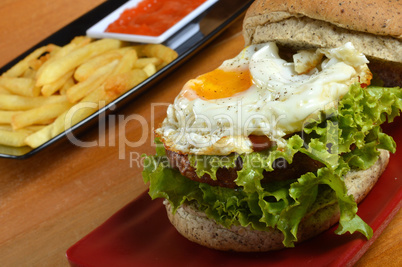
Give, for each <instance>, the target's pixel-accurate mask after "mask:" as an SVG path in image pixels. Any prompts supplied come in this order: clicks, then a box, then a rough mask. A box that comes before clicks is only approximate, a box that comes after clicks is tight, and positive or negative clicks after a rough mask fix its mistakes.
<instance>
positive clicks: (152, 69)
mask: <svg viewBox="0 0 402 267" xmlns="http://www.w3.org/2000/svg"><path fill="white" fill-rule="evenodd" d="M142 69H143V70H144V71H145V73H146V74H147V75H148V77H150V76H152V75H154V74H155V73H156V67H155V65H154V64H148V65H146V66H145V67H144V68H142Z"/></svg>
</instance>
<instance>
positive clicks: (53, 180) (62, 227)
mask: <svg viewBox="0 0 402 267" xmlns="http://www.w3.org/2000/svg"><path fill="white" fill-rule="evenodd" d="M101 2H103V1H102V0H86V1H78V0H69V1H67V0H54V1H48V0H36V1H30V0H2V1H1V2H0V65H1V66H2V65H4V64H6V63H7V62H8V61H10V60H11V59H13V58H14V57H16V56H18V55H19V54H20V53H22V52H24V51H25V50H26V49H28V48H30V47H31V46H32V45H34V44H36V43H37V42H39V41H40V40H42V39H43V38H45V37H46V36H48V35H50V34H51V33H53V32H55V31H56V30H58V29H59V28H61V27H62V26H64V25H66V24H68V23H69V22H70V21H72V20H73V19H75V18H77V17H79V16H80V15H82V14H84V13H85V12H87V11H88V10H90V9H92V8H93V7H95V6H97V5H98V4H100V3H101ZM222 42H225V48H226V49H225V50H224V51H220V50H218V49H216V45H217V44H222ZM242 46H243V39H242V37H241V21H240V20H239V21H238V22H237V23H235V24H234V25H233V26H232V27H230V28H229V29H228V30H227V31H226V32H224V34H223V35H221V36H220V37H219V38H218V39H216V40H215V41H214V42H213V43H211V44H210V45H209V46H207V47H206V48H204V49H203V50H202V51H200V52H199V54H198V55H196V56H195V57H193V58H192V59H191V60H189V61H188V62H187V63H185V64H184V65H183V66H182V67H180V68H179V69H178V70H177V71H175V72H174V74H172V75H171V76H170V77H169V78H168V79H165V80H164V81H163V82H160V83H159V84H158V85H156V86H154V87H153V88H152V89H151V90H150V91H149V92H147V93H145V94H143V95H141V96H140V97H139V98H138V99H137V100H135V101H133V102H132V103H130V104H129V105H127V106H125V107H124V108H123V109H121V110H119V111H118V112H117V113H114V115H112V116H115V118H116V121H117V118H118V116H124V117H122V118H129V116H130V115H132V114H137V115H139V116H142V117H143V118H145V119H146V121H147V122H151V121H152V120H153V121H154V122H155V123H156V125H157V124H158V123H160V122H161V121H162V119H163V117H164V116H165V109H166V106H161V107H159V108H156V109H154V110H153V111H152V110H151V107H150V105H149V103H171V102H172V101H173V99H174V97H175V96H176V94H177V93H178V92H179V90H180V89H181V86H182V85H183V84H184V82H185V81H186V80H188V79H189V78H192V77H194V76H195V75H198V74H201V73H203V72H205V71H208V70H210V69H212V68H214V67H216V66H218V65H219V64H220V62H221V61H222V60H224V59H226V58H230V57H233V56H234V55H236V54H237V53H238V51H240V49H241V47H242ZM145 100H146V101H145ZM151 126H152V125H151V124H150V123H149V124H147V125H143V126H142V125H141V124H139V122H138V121H135V120H128V119H127V120H126V121H121V123H120V126H116V127H115V128H114V129H113V128H108V130H106V131H102V130H99V127H97V126H94V127H92V128H91V129H89V130H88V131H86V132H85V133H84V134H82V135H80V136H79V137H78V138H79V139H80V140H82V141H84V142H89V141H95V142H97V144H98V145H96V146H91V147H88V148H81V147H77V146H75V145H73V144H71V143H70V142H68V141H65V142H62V143H60V144H58V145H55V146H52V147H50V148H49V149H46V150H45V151H43V152H41V153H39V154H37V155H35V156H34V157H32V158H29V159H27V160H21V161H19V160H8V159H0V227H1V228H0V229H1V231H0V266H63V265H64V266H66V265H67V264H68V263H67V261H66V258H65V251H66V250H67V248H69V247H70V246H71V245H72V244H74V243H75V242H76V241H78V240H79V239H80V238H81V237H83V236H84V235H86V234H87V233H88V232H90V231H91V230H93V229H94V228H96V227H97V226H98V225H100V224H101V223H102V222H104V221H105V220H106V219H107V218H109V217H110V216H111V215H112V214H114V213H115V212H116V211H118V210H119V209H120V208H122V207H123V206H124V205H126V204H127V203H129V202H130V201H131V200H133V199H134V198H135V197H136V196H137V195H139V194H140V193H141V192H143V191H144V190H146V186H145V185H144V184H143V182H142V178H141V174H140V172H141V168H139V167H137V164H136V162H135V161H133V160H130V157H129V156H130V152H133V151H134V152H135V153H137V154H135V155H139V154H141V153H152V152H153V147H152V146H151V144H152V141H151V132H152V131H151ZM146 132H148V133H146ZM141 138H144V140H145V141H144V142H143V144H142V145H141V146H139V147H137V148H135V149H130V148H127V147H126V148H125V151H124V149H123V148H122V147H124V144H126V143H129V142H131V143H133V142H135V141H138V140H141ZM401 232H402V212H401V211H400V212H399V213H398V214H397V215H396V216H395V218H394V219H393V220H392V221H391V223H390V224H389V225H388V227H387V228H386V229H385V230H384V232H383V234H382V235H381V236H380V237H379V238H378V239H377V240H376V241H375V242H374V244H373V245H372V246H371V247H370V249H369V250H368V251H367V253H366V254H365V255H364V256H363V257H362V258H361V260H360V261H359V262H358V265H359V266H365V265H367V264H373V265H380V264H381V265H383V266H396V265H399V266H402V254H401V253H400V250H401V249H402V238H401V236H402V235H401Z"/></svg>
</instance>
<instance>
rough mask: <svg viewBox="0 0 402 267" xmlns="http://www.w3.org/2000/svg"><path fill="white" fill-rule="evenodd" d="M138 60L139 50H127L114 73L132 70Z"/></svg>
mask: <svg viewBox="0 0 402 267" xmlns="http://www.w3.org/2000/svg"><path fill="white" fill-rule="evenodd" d="M136 60H137V52H136V51H135V50H134V49H129V50H125V51H124V52H123V57H122V58H121V59H120V61H119V64H118V65H117V66H116V68H115V69H114V70H113V73H112V74H119V73H124V72H127V71H129V70H131V69H132V68H133V65H134V63H135V61H136Z"/></svg>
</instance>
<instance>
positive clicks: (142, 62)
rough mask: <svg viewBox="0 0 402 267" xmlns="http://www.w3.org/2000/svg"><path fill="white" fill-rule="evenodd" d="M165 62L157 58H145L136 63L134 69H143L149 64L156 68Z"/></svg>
mask: <svg viewBox="0 0 402 267" xmlns="http://www.w3.org/2000/svg"><path fill="white" fill-rule="evenodd" d="M162 62H163V60H162V59H160V58H157V57H144V58H139V59H137V60H136V61H135V62H134V65H133V69H143V68H145V66H147V65H149V64H153V65H155V66H158V65H160V64H162Z"/></svg>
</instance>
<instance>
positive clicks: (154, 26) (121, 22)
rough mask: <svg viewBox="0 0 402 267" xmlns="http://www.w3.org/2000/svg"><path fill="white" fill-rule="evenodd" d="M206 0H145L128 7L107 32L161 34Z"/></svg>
mask: <svg viewBox="0 0 402 267" xmlns="http://www.w3.org/2000/svg"><path fill="white" fill-rule="evenodd" d="M205 1H206V0H192V1H189V0H144V1H141V2H140V3H138V5H137V6H136V7H133V8H129V9H126V10H125V11H123V13H122V14H121V15H120V17H119V18H118V19H117V20H115V21H114V22H113V23H111V24H110V25H109V26H108V27H107V29H106V32H113V33H125V34H136V35H147V36H159V35H161V34H162V33H164V32H165V31H166V30H168V29H169V28H170V27H172V26H173V25H174V24H176V23H177V22H178V21H180V20H181V19H182V18H184V17H185V16H186V15H188V14H189V13H191V12H192V11H193V10H194V9H196V8H197V7H198V6H200V5H201V4H202V3H204V2H205Z"/></svg>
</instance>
